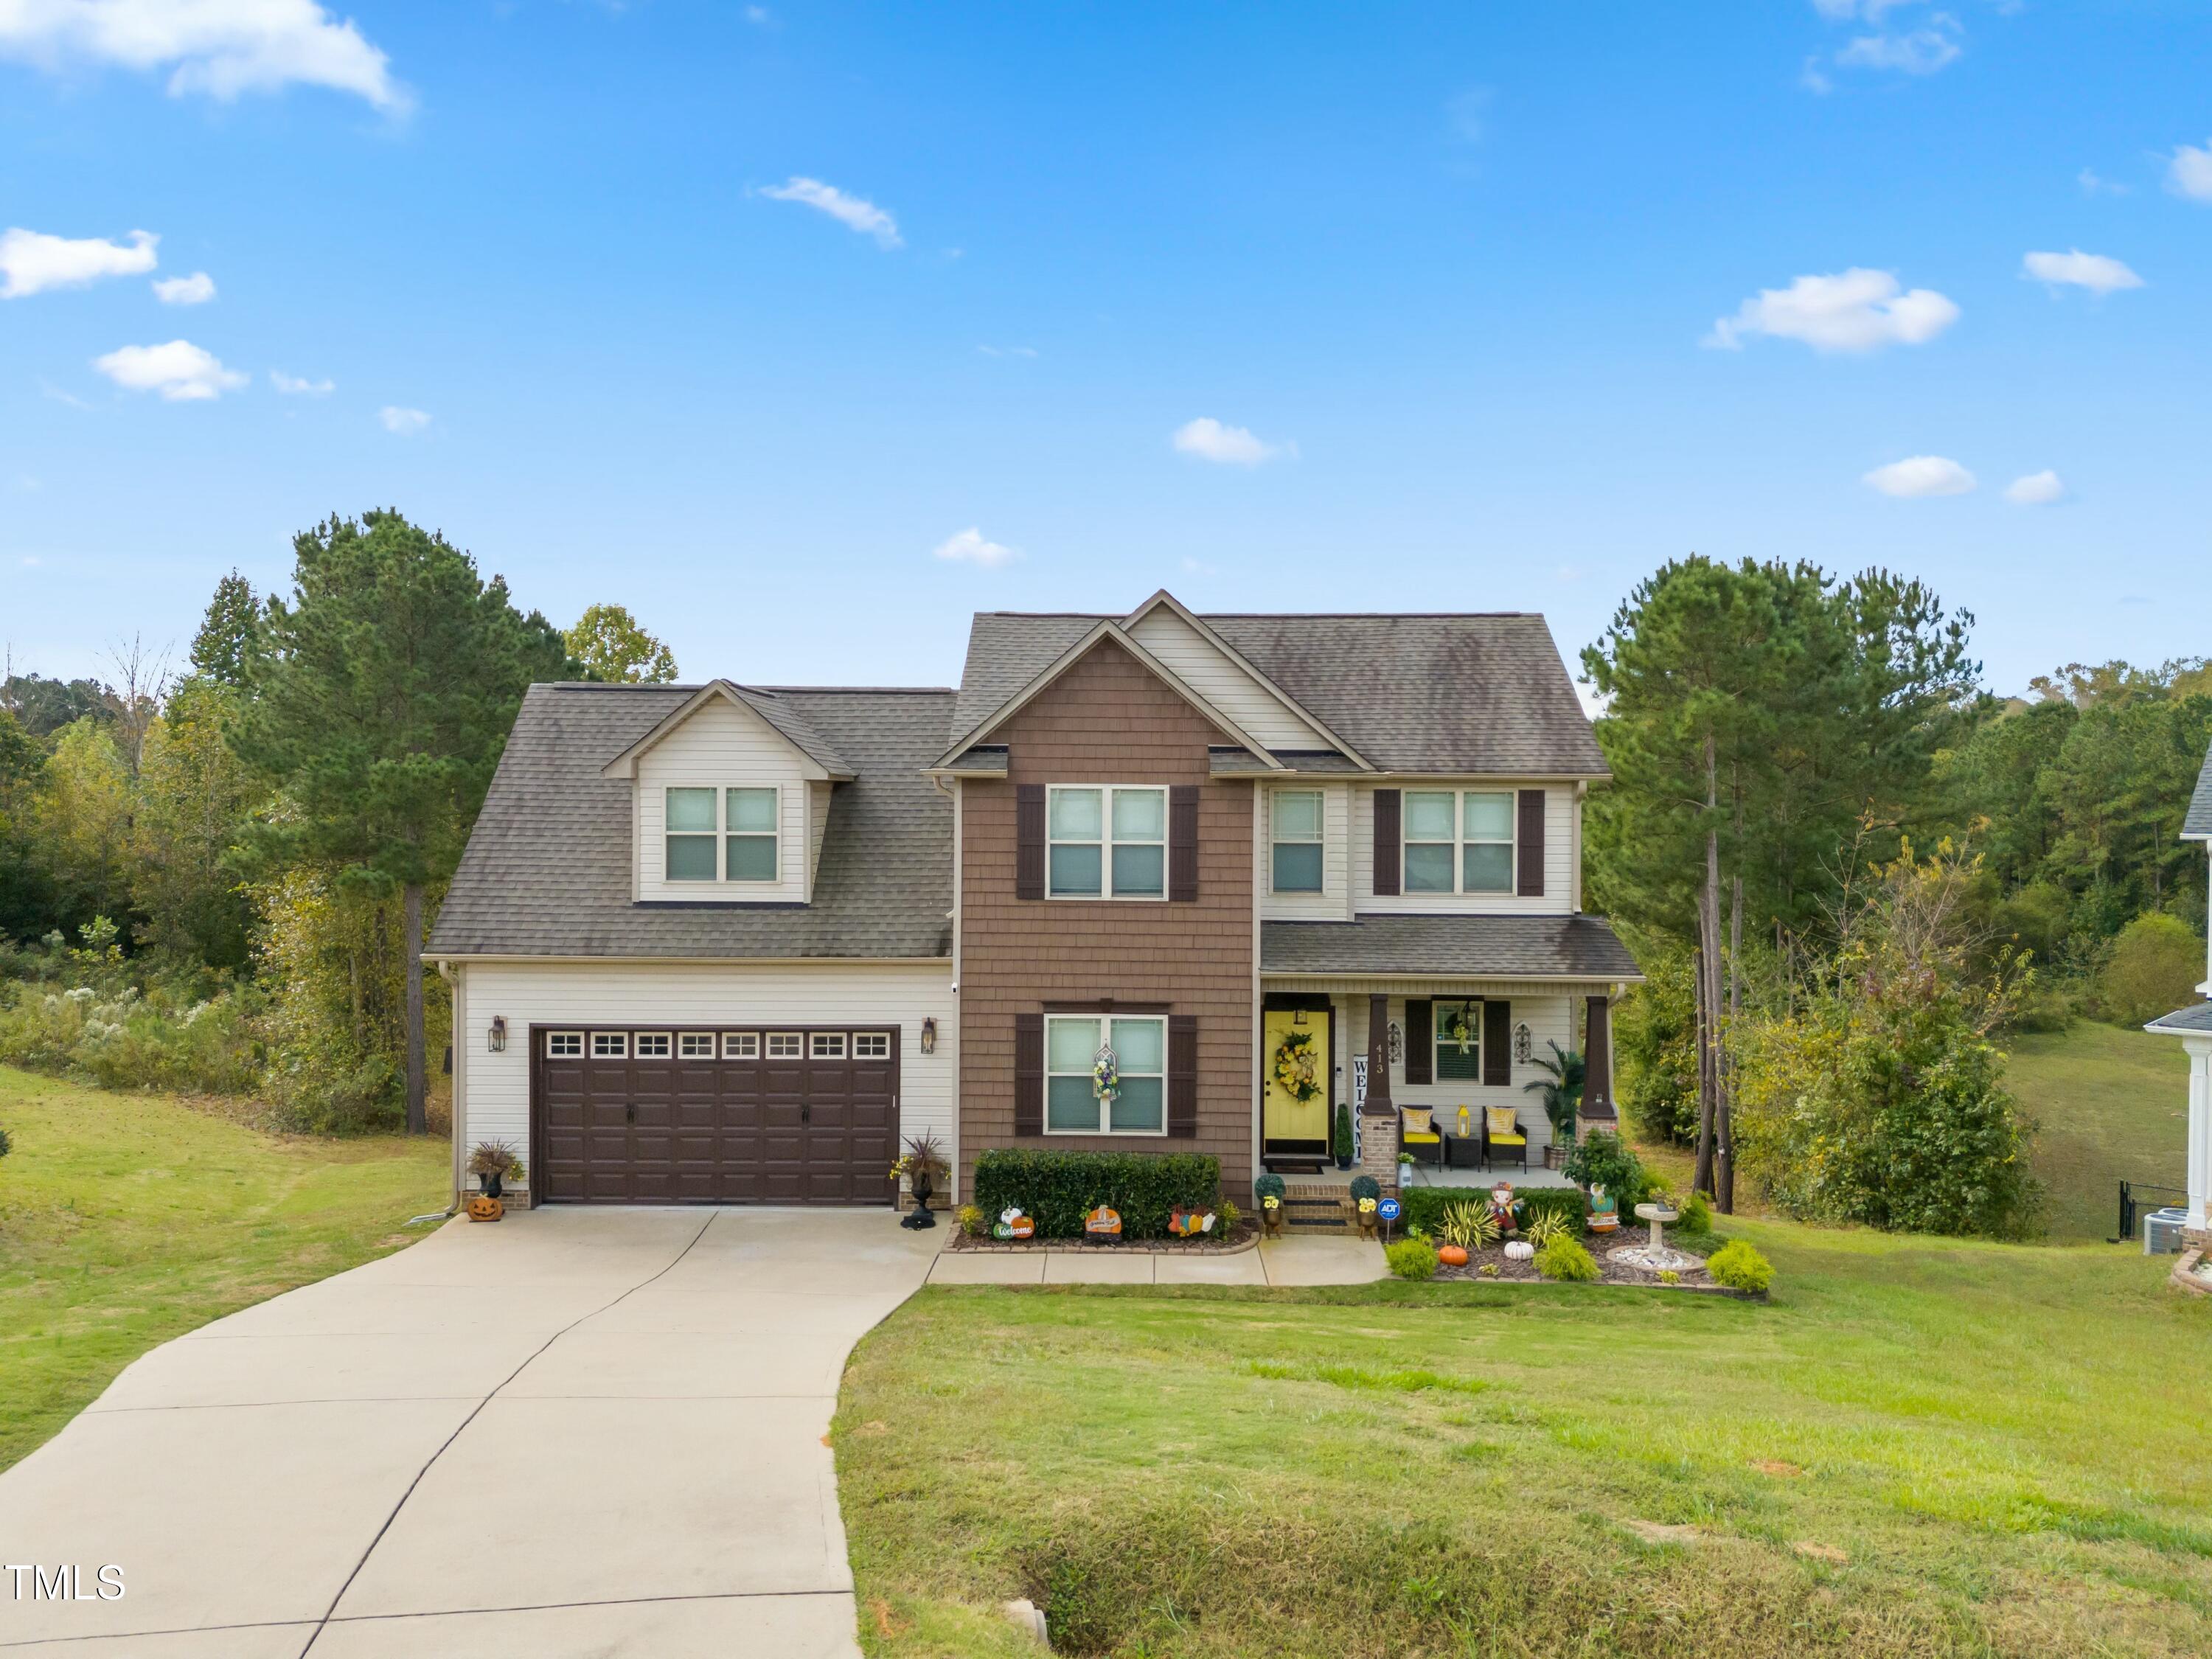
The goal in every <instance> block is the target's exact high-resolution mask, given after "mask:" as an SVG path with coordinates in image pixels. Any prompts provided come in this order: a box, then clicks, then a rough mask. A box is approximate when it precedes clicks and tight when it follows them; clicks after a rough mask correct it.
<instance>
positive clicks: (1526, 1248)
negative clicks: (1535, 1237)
mask: <svg viewBox="0 0 2212 1659" xmlns="http://www.w3.org/2000/svg"><path fill="white" fill-rule="evenodd" d="M1535 1254H1536V1247H1535V1246H1534V1244H1531V1243H1529V1242H1528V1240H1527V1239H1525V1238H1516V1239H1515V1240H1514V1241H1513V1242H1512V1243H1510V1244H1508V1245H1507V1246H1506V1247H1505V1259H1506V1260H1507V1261H1527V1260H1528V1258H1529V1257H1530V1256H1532V1255H1535Z"/></svg>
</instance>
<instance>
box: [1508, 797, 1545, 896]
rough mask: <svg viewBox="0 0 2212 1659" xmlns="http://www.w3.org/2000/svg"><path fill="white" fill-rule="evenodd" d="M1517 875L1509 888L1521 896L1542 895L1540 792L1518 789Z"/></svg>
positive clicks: (1542, 799) (1542, 802) (1542, 841)
mask: <svg viewBox="0 0 2212 1659" xmlns="http://www.w3.org/2000/svg"><path fill="white" fill-rule="evenodd" d="M1519 841H1520V842H1521V845H1520V848H1519V849H1518V850H1519V853H1520V856H1521V872H1520V876H1521V878H1520V880H1519V882H1518V883H1517V884H1516V885H1515V887H1514V889H1513V890H1514V891H1515V892H1516V893H1518V894H1520V896H1522V898H1541V897H1543V896H1544V792H1543V791H1542V790H1541V789H1523V790H1522V792H1521V833H1520V836H1519Z"/></svg>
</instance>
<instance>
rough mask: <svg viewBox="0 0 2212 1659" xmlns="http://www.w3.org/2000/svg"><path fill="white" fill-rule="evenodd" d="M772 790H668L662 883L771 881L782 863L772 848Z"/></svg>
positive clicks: (773, 796) (777, 874)
mask: <svg viewBox="0 0 2212 1659" xmlns="http://www.w3.org/2000/svg"><path fill="white" fill-rule="evenodd" d="M776 793H777V792H776V791H775V789H774V788H773V787H770V788H765V789H763V788H746V789H700V788H681V787H679V788H671V789H670V790H669V791H668V865H667V870H668V879H669V880H671V881H731V882H774V881H775V880H777V879H778V878H779V876H780V872H781V867H782V860H781V857H780V856H779V854H778V852H777V848H776V818H777V801H776Z"/></svg>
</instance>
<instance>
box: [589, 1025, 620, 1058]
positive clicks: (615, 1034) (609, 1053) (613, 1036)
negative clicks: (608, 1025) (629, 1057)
mask: <svg viewBox="0 0 2212 1659" xmlns="http://www.w3.org/2000/svg"><path fill="white" fill-rule="evenodd" d="M628 1053H629V1032H628V1031H594V1032H592V1059H593V1060H620V1059H621V1058H622V1057H623V1055H624V1054H628Z"/></svg>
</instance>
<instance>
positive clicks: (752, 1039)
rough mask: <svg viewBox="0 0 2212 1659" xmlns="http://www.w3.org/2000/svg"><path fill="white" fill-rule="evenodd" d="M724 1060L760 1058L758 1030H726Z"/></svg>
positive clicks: (723, 1036) (723, 1045) (723, 1035)
mask: <svg viewBox="0 0 2212 1659" xmlns="http://www.w3.org/2000/svg"><path fill="white" fill-rule="evenodd" d="M722 1058H723V1059H724V1060H758V1059H759V1058H760V1033H759V1032H758V1031H725V1032H723V1033H722Z"/></svg>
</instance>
